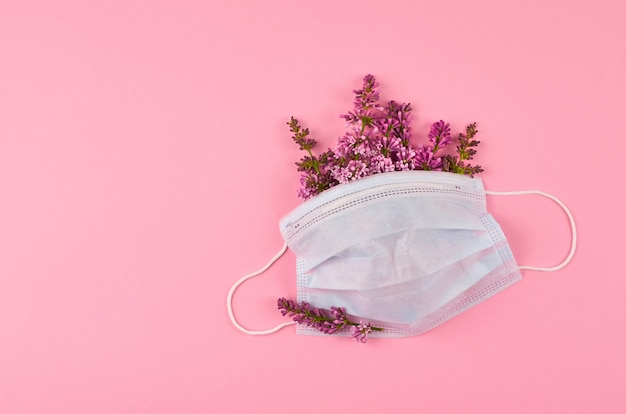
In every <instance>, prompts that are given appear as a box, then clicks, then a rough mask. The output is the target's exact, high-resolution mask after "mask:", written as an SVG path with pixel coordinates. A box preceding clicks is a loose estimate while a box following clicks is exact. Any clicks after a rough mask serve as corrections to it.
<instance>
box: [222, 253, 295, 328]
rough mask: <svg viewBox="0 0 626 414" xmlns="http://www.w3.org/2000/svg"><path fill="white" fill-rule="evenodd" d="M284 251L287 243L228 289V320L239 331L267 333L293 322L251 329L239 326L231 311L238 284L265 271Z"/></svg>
mask: <svg viewBox="0 0 626 414" xmlns="http://www.w3.org/2000/svg"><path fill="white" fill-rule="evenodd" d="M286 251H287V243H285V244H284V245H283V247H282V248H281V249H280V251H279V252H278V253H276V256H274V257H272V259H271V260H270V261H269V262H268V263H267V264H266V265H265V266H263V267H262V268H260V269H259V270H257V271H256V272H253V273H250V274H247V275H245V276H244V277H242V278H241V279H239V280H238V281H236V282H235V284H234V285H233V286H232V287H231V288H230V291H229V292H228V296H227V297H226V307H227V308H228V316H230V321H231V322H232V323H233V325H235V327H236V328H237V329H239V330H240V331H241V332H243V333H247V334H248V335H269V334H271V333H274V332H276V331H278V330H279V329H282V328H284V327H285V326H289V325H294V324H295V322H285V323H281V324H280V325H278V326H276V327H274V328H272V329H267V330H265V331H251V330H249V329H246V328H244V327H243V326H241V325H240V324H239V322H237V318H235V314H234V313H233V295H234V294H235V291H236V290H237V288H238V287H239V285H241V284H242V283H243V282H245V281H246V280H248V279H250V278H253V277H255V276H258V275H260V274H261V273H263V272H265V271H266V270H267V269H269V268H270V266H271V265H273V264H274V262H275V261H276V260H278V259H279V258H280V257H281V256H282V255H283V254H285V252H286Z"/></svg>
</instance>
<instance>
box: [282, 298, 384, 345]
mask: <svg viewBox="0 0 626 414" xmlns="http://www.w3.org/2000/svg"><path fill="white" fill-rule="evenodd" d="M278 309H279V310H280V312H281V313H282V315H283V316H286V315H287V316H290V317H292V319H293V320H294V321H295V322H297V323H299V324H303V325H306V326H309V327H312V328H315V329H317V330H318V331H320V332H323V333H325V334H328V335H332V334H334V333H337V332H339V331H342V330H349V331H350V334H351V335H352V337H353V338H354V339H355V340H356V341H357V342H361V343H365V342H368V341H369V339H368V335H369V334H370V333H371V332H372V331H382V330H383V328H379V327H376V326H372V325H371V324H370V323H366V322H363V321H359V322H354V321H352V320H350V319H349V318H348V315H347V314H346V310H345V309H344V308H338V307H335V306H332V307H331V308H330V310H327V309H320V308H315V307H313V306H311V305H310V304H309V303H308V302H301V303H296V302H294V301H293V300H289V299H285V298H280V299H278Z"/></svg>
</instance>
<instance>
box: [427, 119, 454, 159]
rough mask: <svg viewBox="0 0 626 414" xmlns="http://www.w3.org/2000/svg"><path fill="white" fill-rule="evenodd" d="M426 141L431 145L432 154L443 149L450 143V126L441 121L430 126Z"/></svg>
mask: <svg viewBox="0 0 626 414" xmlns="http://www.w3.org/2000/svg"><path fill="white" fill-rule="evenodd" d="M428 140H429V141H430V142H432V143H433V153H436V152H437V150H440V149H442V148H445V146H446V145H448V144H449V143H451V142H452V136H450V124H446V123H445V122H443V121H441V120H440V121H439V122H435V123H434V124H432V125H431V127H430V132H428Z"/></svg>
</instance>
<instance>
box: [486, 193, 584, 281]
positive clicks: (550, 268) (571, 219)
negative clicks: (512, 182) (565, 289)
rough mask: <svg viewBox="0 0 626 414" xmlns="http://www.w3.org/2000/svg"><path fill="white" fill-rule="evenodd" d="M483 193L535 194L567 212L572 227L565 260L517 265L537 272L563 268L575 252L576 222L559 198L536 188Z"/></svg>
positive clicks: (506, 194)
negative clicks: (546, 264)
mask: <svg viewBox="0 0 626 414" xmlns="http://www.w3.org/2000/svg"><path fill="white" fill-rule="evenodd" d="M485 194H487V195H495V196H510V195H512V196H515V195H531V194H536V195H540V196H543V197H546V198H549V199H550V200H552V201H554V202H555V203H557V204H558V205H559V206H560V207H561V208H562V209H563V211H565V214H567V218H568V219H569V224H570V227H571V229H572V243H571V245H570V249H569V254H568V255H567V257H566V258H565V260H563V261H562V262H561V263H560V264H558V265H556V266H552V267H534V266H519V268H520V269H521V270H536V271H539V272H556V271H557V270H561V269H563V268H564V267H565V266H567V264H568V263H569V262H570V261H571V260H572V257H574V252H576V242H577V235H576V223H575V222H574V216H572V213H571V212H570V211H569V209H568V208H567V206H566V205H565V204H564V203H563V202H562V201H561V200H559V199H558V198H556V197H555V196H553V195H551V194H548V193H544V192H542V191H537V190H524V191H485Z"/></svg>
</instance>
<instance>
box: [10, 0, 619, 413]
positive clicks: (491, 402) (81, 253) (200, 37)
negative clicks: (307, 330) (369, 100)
mask: <svg viewBox="0 0 626 414" xmlns="http://www.w3.org/2000/svg"><path fill="white" fill-rule="evenodd" d="M86 3H91V4H92V5H87V4H86ZM99 3H101V4H100V5H93V4H95V2H79V1H57V2H41V3H37V2H28V1H26V2H18V1H15V2H3V5H2V7H1V9H2V11H1V12H0V61H1V62H0V190H1V194H2V199H1V203H0V412H2V413H11V414H13V413H15V414H17V413H63V414H67V413H82V414H90V413H207V412H215V413H257V412H272V411H274V412H275V411H276V410H280V411H290V412H291V411H294V412H296V411H297V412H302V413H321V412H328V413H334V412H361V413H370V412H372V413H373V412H423V413H503V412H506V413H531V412H532V413H559V412H567V413H589V412H598V413H599V412H601V413H623V412H626V396H625V394H624V391H623V390H624V387H625V386H626V374H625V368H626V363H625V361H624V349H625V346H626V324H625V323H624V313H625V311H626V300H625V294H626V278H625V275H626V272H625V270H624V265H623V247H624V243H623V234H624V231H625V230H626V220H625V218H624V213H623V212H624V210H625V208H626V195H625V193H624V185H623V175H624V174H623V173H622V170H623V164H624V152H625V151H626V140H625V139H624V133H625V132H624V131H625V126H624V113H626V103H625V102H626V101H625V99H624V97H625V96H626V76H624V73H626V42H624V29H623V22H624V19H625V18H626V9H625V7H624V6H623V3H622V2H621V1H618V0H615V1H607V0H600V1H595V2H584V1H570V2H566V1H545V0H542V1H535V0H533V1H526V2H500V1H481V0H478V1H472V2H462V1H431V2H409V1H404V2H402V1H393V0H392V1H388V2H373V1H369V0H366V1H363V0H361V1H343V2H333V1H317V2H294V1H287V0H273V1H265V2H252V1H247V2H246V1H244V2H226V1H209V2H202V1H182V2H174V1H169V2H168V1H157V2H138V1H130V2H129V1H114V2H99ZM366 73H373V74H375V75H376V76H377V77H378V79H379V81H380V82H381V86H382V89H383V94H384V95H383V97H384V98H387V99H391V98H393V99H397V100H401V101H410V102H412V104H413V106H414V108H415V113H416V115H417V120H416V122H415V123H414V127H415V133H416V135H417V138H422V139H423V138H424V137H425V135H426V132H427V126H428V125H429V123H431V122H433V121H436V120H438V119H440V118H442V119H445V120H447V121H448V122H451V123H452V125H453V130H454V131H455V132H458V131H459V130H460V128H462V127H463V126H464V124H465V123H466V122H470V121H477V122H478V125H479V129H480V133H479V137H480V139H481V141H482V144H481V145H482V147H481V148H480V151H479V157H478V161H479V162H480V163H481V164H482V165H483V166H484V167H485V169H486V172H485V173H484V174H483V175H482V177H483V179H484V181H485V184H486V186H487V188H489V189H491V190H516V189H529V188H532V189H540V190H544V191H547V192H550V193H553V194H555V195H557V196H559V197H560V198H561V199H562V200H564V201H565V202H566V203H567V204H568V206H569V207H570V208H571V209H572V211H573V213H574V215H575V217H576V220H577V223H578V226H579V231H580V243H579V250H578V252H577V254H576V257H575V258H574V260H573V261H572V263H571V264H570V266H568V267H567V268H566V269H564V270H562V271H560V272H558V273H554V274H541V273H536V272H527V271H526V272H524V276H525V278H524V280H523V281H522V282H521V283H519V284H517V285H515V286H513V287H512V288H510V289H508V290H506V291H505V292H503V293H501V294H499V295H497V296H496V297H494V298H493V299H490V300H488V301H487V302H485V303H483V304H481V305H479V306H478V307H476V308H474V309H472V310H470V311H469V312H466V313H464V314H463V315H461V316H459V317H457V318H455V319H454V320H452V321H451V322H449V323H446V324H445V325H443V326H441V327H440V328H438V329H436V330H434V331H432V332H430V333H428V334H426V335H423V336H420V337H415V338H410V339H404V340H391V339H387V340H376V341H373V342H371V343H369V344H367V345H360V344H356V343H354V342H353V341H351V340H349V339H346V338H329V337H322V338H313V337H306V336H297V335H295V333H294V332H295V329H294V328H293V327H289V328H286V329H284V330H283V331H281V332H279V333H277V334H274V335H272V336H268V337H250V336H246V335H244V334H242V333H241V332H239V331H237V330H236V329H235V328H234V327H233V326H232V325H231V324H230V322H229V321H228V317H227V312H226V307H225V296H226V293H227V291H228V289H229V288H230V286H231V284H232V283H233V282H234V281H235V280H236V279H238V278H239V277H240V276H241V275H242V274H245V273H247V272H250V271H252V270H255V269H257V268H258V267H260V266H261V265H263V264H264V263H265V262H266V261H267V260H268V259H269V258H270V257H271V256H272V255H273V254H274V253H275V252H276V251H277V250H278V249H279V247H280V245H281V244H282V239H281V237H280V235H279V233H278V228H277V221H278V220H279V219H280V218H281V217H282V216H283V215H285V214H286V213H287V212H289V211H290V210H291V209H292V208H293V207H295V206H296V205H298V204H299V203H300V201H299V200H298V199H297V198H296V196H295V190H296V188H297V184H298V183H297V181H298V175H297V173H296V172H295V169H294V166H293V162H294V161H295V160H296V159H297V158H298V156H299V153H298V150H297V148H296V147H295V145H294V144H293V143H292V142H291V141H290V134H289V131H288V129H287V126H286V125H285V122H286V121H287V119H288V117H289V116H290V115H294V116H296V117H298V118H300V119H301V121H302V122H303V123H304V124H306V125H307V126H309V127H310V128H311V131H312V133H313V134H314V136H315V137H316V138H318V139H319V140H320V141H321V142H322V144H323V145H325V146H329V145H332V144H333V142H334V141H335V140H336V138H337V137H338V136H339V135H340V134H342V133H343V131H344V127H343V121H342V120H341V119H339V118H338V116H337V115H338V114H339V113H345V111H347V110H348V109H349V108H350V106H351V102H352V94H351V92H350V91H351V89H353V88H355V87H358V86H359V85H360V80H361V77H362V76H363V75H364V74H366ZM490 210H491V211H492V213H493V214H494V216H495V217H496V218H497V219H498V220H499V221H500V223H501V225H502V226H503V228H504V231H505V233H506V234H507V236H508V238H509V240H510V243H511V246H512V248H513V251H514V253H515V255H516V258H517V260H518V262H519V263H521V264H536V265H550V264H553V263H556V262H558V261H560V260H561V259H562V258H563V257H564V255H565V254H566V252H567V248H568V243H569V233H568V228H567V223H566V220H565V217H564V215H563V214H562V212H560V211H559V210H558V208H556V207H555V206H554V205H553V204H552V203H550V202H549V201H546V200H542V199H539V198H535V197H524V198H513V199H493V200H490ZM294 273H295V271H294V257H293V255H292V254H291V253H288V254H287V255H286V256H285V258H284V259H283V260H282V261H281V262H279V263H278V264H277V265H276V266H275V267H273V268H272V271H271V272H269V273H268V274H267V276H265V277H262V278H257V279H254V280H251V281H250V282H248V283H247V284H246V285H244V286H242V287H241V289H240V290H239V292H238V294H237V296H236V297H235V306H236V311H237V315H238V316H239V317H240V320H241V321H242V323H244V324H245V325H246V326H248V327H249V328H253V329H263V328H268V327H271V326H274V325H275V324H277V323H279V322H282V321H284V319H283V318H281V316H280V315H279V314H278V312H277V311H276V310H275V308H274V307H275V299H276V298H277V297H278V296H283V295H284V296H293V295H294V294H295V280H294Z"/></svg>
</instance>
